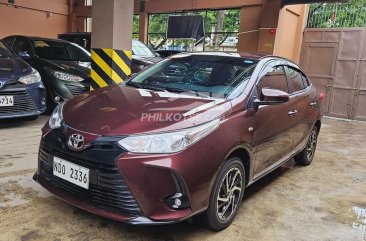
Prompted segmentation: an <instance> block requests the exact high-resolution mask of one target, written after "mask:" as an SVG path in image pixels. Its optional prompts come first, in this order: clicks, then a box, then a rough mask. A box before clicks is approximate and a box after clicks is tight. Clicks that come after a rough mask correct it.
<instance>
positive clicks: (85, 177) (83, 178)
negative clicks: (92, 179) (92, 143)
mask: <svg viewBox="0 0 366 241" xmlns="http://www.w3.org/2000/svg"><path fill="white" fill-rule="evenodd" d="M53 175H55V176H56V177H59V178H62V179H64V180H66V181H68V182H71V183H73V184H75V185H78V186H79V187H82V188H85V189H89V169H88V168H85V167H82V166H79V165H76V164H74V163H71V162H68V161H65V160H63V159H61V158H58V157H53Z"/></svg>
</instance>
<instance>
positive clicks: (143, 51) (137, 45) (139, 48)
mask: <svg viewBox="0 0 366 241" xmlns="http://www.w3.org/2000/svg"><path fill="white" fill-rule="evenodd" d="M132 54H133V55H136V56H139V57H157V54H156V53H155V52H154V50H152V49H151V48H149V47H148V46H146V45H145V44H143V43H141V42H140V41H136V40H133V41H132Z"/></svg>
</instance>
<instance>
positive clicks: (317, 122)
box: [314, 120, 322, 133]
mask: <svg viewBox="0 0 366 241" xmlns="http://www.w3.org/2000/svg"><path fill="white" fill-rule="evenodd" d="M314 126H316V128H317V129H318V133H319V132H320V128H321V126H322V122H321V121H320V120H317V121H316V122H315V125H314Z"/></svg>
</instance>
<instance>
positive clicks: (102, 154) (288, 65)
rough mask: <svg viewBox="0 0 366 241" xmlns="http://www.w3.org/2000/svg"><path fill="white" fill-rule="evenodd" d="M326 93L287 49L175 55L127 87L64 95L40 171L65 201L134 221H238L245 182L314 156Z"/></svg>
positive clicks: (44, 143) (217, 225)
mask: <svg viewBox="0 0 366 241" xmlns="http://www.w3.org/2000/svg"><path fill="white" fill-rule="evenodd" d="M321 99H322V98H321V97H320V94H319V93H318V92H317V90H316V89H315V88H314V87H313V86H312V85H311V83H310V82H309V79H308V78H307V77H306V76H305V74H304V73H303V72H302V71H301V69H299V67H298V66H297V65H295V64H294V63H292V62H290V61H289V60H286V59H282V58H277V57H260V56H256V55H246V54H241V55H239V54H234V53H233V54H230V53H197V54H180V55H175V56H173V57H170V58H169V59H166V60H164V61H162V62H159V63H158V64H156V65H153V66H152V67H150V68H149V69H147V70H145V71H143V72H141V73H139V74H138V75H137V76H135V77H134V78H132V79H130V80H128V81H127V82H125V83H124V84H123V85H121V86H109V87H106V88H102V89H98V90H96V91H93V92H90V93H86V94H82V95H80V96H78V97H76V98H74V99H72V100H70V101H68V102H66V103H64V104H60V105H59V106H58V107H57V108H56V109H55V111H54V112H53V114H52V115H51V117H50V120H49V122H48V123H47V124H46V125H45V126H44V128H43V135H42V140H41V144H40V150H39V166H38V171H37V172H36V174H35V176H34V179H35V180H36V181H37V182H39V183H40V184H41V185H42V186H44V187H45V188H46V189H48V190H49V191H50V192H52V193H54V194H55V195H57V196H59V197H60V198H62V199H63V200H65V201H66V202H68V203H70V204H72V205H75V206H77V207H79V208H81V209H84V210H87V211H90V212H92V213H95V214H98V215H101V216H105V217H109V218H112V219H115V220H119V221H122V222H126V223H130V224H165V223H173V222H179V221H182V220H185V219H187V218H190V217H192V216H194V215H198V214H199V216H200V220H202V221H203V223H205V224H206V225H207V227H209V228H211V229H213V230H221V229H223V228H225V227H227V226H228V225H230V223H231V222H232V221H233V219H234V217H235V215H236V213H237V212H238V209H239V206H240V204H241V201H242V199H243V195H244V190H245V189H246V188H247V187H248V186H249V185H251V184H253V183H254V182H255V181H257V180H258V179H260V178H261V177H263V176H265V175H266V174H268V173H270V172H271V171H273V170H274V169H276V168H277V167H279V166H280V165H281V164H283V163H284V162H286V161H287V160H289V159H290V158H292V157H294V159H295V161H296V162H297V163H298V164H301V165H309V164H310V163H311V162H312V160H313V157H314V152H315V148H316V144H317V136H318V133H319V130H320V126H321V112H320V107H321Z"/></svg>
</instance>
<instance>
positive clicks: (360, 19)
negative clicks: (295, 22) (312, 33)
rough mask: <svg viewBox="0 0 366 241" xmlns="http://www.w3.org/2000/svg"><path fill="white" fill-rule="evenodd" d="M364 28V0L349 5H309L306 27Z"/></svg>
mask: <svg viewBox="0 0 366 241" xmlns="http://www.w3.org/2000/svg"><path fill="white" fill-rule="evenodd" d="M365 26H366V0H353V1H350V2H349V3H332V4H330V3H322V4H311V5H310V12H309V20H308V27H310V28H342V27H365Z"/></svg>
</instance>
